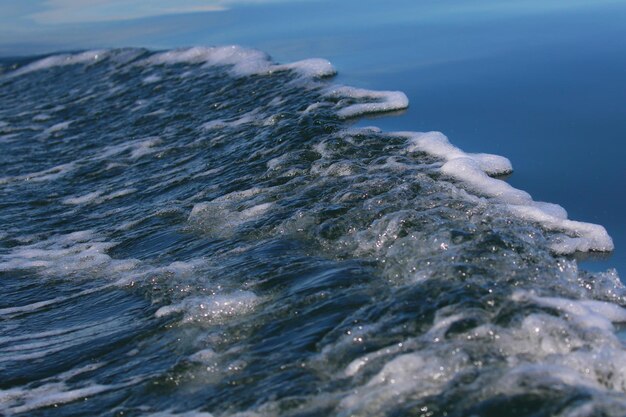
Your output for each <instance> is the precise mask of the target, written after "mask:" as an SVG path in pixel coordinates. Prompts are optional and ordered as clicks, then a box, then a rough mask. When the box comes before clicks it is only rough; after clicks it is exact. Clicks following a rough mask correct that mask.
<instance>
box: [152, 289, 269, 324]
mask: <svg viewBox="0 0 626 417" xmlns="http://www.w3.org/2000/svg"><path fill="white" fill-rule="evenodd" d="M257 304H258V297H257V296H256V295H255V294H254V293H252V292H250V291H241V292H237V293H233V294H220V295H215V296H198V297H188V298H185V299H184V300H183V301H181V302H179V303H177V304H172V305H169V306H165V307H161V308H159V309H158V310H157V311H156V313H155V316H156V317H164V316H168V315H171V314H175V313H183V323H189V322H204V323H217V322H221V321H224V320H226V319H229V318H232V317H236V316H239V315H243V314H246V313H249V312H251V311H252V310H253V309H254V307H255V306H256V305H257Z"/></svg>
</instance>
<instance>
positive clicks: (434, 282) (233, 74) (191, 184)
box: [0, 47, 626, 416]
mask: <svg viewBox="0 0 626 417" xmlns="http://www.w3.org/2000/svg"><path fill="white" fill-rule="evenodd" d="M333 74H334V69H333V68H332V67H331V66H330V64H329V63H328V62H327V61H324V60H319V59H315V60H306V61H301V62H296V63H293V64H287V65H278V64H275V63H272V62H271V61H269V60H268V58H267V57H266V56H265V55H264V54H263V53H261V52H258V51H254V50H249V49H243V48H238V47H219V48H194V49H187V50H174V51H167V52H163V53H155V52H149V51H146V50H142V49H116V50H102V51H88V52H85V53H79V54H74V55H54V56H50V57H47V58H44V59H42V60H36V59H35V58H24V59H20V60H4V61H2V74H1V75H0V103H2V104H1V107H0V150H1V151H2V152H1V153H0V208H1V210H0V219H1V223H0V224H1V225H2V226H1V229H0V279H1V282H2V294H1V295H0V318H1V321H0V329H1V331H0V413H2V414H6V415H28V416H45V415H55V416H56V415H64V416H65V415H67V416H70V415H103V416H104V415H106V416H109V415H111V416H182V415H184V416H193V415H198V416H209V415H213V416H229V415H237V416H257V415H258V416H274V415H288V416H311V415H321V416H326V415H342V416H348V415H362V416H380V415H388V416H401V415H423V416H474V415H476V416H503V415H507V416H552V415H559V416H591V415H606V416H622V415H624V413H625V412H626V395H625V392H626V375H625V373H624V367H625V366H626V349H625V348H624V342H623V339H624V336H623V333H624V325H623V323H626V310H624V309H623V308H622V307H621V306H622V305H625V304H626V291H625V290H624V287H623V284H622V283H621V282H620V280H619V277H618V276H617V273H616V272H615V271H614V270H609V271H607V272H602V273H597V272H596V273H591V272H586V271H584V270H582V269H580V268H579V267H578V264H577V262H576V260H575V258H574V257H573V256H574V255H575V254H576V253H579V252H581V251H583V252H585V251H600V252H604V251H609V250H610V249H611V248H612V241H611V239H610V237H609V236H608V234H607V233H606V231H605V230H604V228H603V227H602V226H598V225H593V224H588V223H581V222H577V221H574V220H568V219H567V218H566V214H565V212H564V210H563V209H562V208H560V207H559V206H556V205H553V204H549V203H541V202H535V201H533V200H532V199H531V198H530V196H529V195H528V194H526V193H525V192H523V191H521V190H517V189H514V188H513V187H510V186H509V185H507V183H506V182H504V181H502V180H500V179H498V178H499V177H500V176H502V175H506V174H507V173H509V172H510V171H511V165H510V163H509V161H508V160H506V159H505V158H502V157H498V156H495V155H488V154H470V153H466V152H463V151H462V150H461V149H459V148H457V147H455V146H454V144H450V143H449V142H448V140H447V139H446V137H445V136H444V135H443V134H441V133H438V132H426V133H416V132H399V133H387V132H382V131H380V130H378V129H376V128H355V127H351V126H353V125H351V120H353V118H354V117H358V116H360V115H363V114H371V113H378V112H382V111H393V110H398V109H402V108H405V107H406V106H407V100H406V96H404V95H403V94H402V93H399V92H389V91H388V92H375V91H368V90H361V89H357V88H351V87H342V86H335V85H333V83H332V81H329V77H330V76H331V75H333Z"/></svg>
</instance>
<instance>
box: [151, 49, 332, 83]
mask: <svg viewBox="0 0 626 417" xmlns="http://www.w3.org/2000/svg"><path fill="white" fill-rule="evenodd" d="M143 63H144V64H151V65H164V64H167V65H173V64H182V63H185V64H204V65H205V66H228V67H230V68H231V69H230V71H231V73H232V74H233V75H236V76H248V75H263V74H270V73H272V72H278V71H287V70H289V71H294V72H296V73H298V74H300V75H302V76H305V77H309V78H313V77H328V76H331V75H334V74H335V72H336V71H335V69H334V68H333V66H332V65H331V64H330V62H328V61H327V60H324V59H306V60H302V61H297V62H293V63H290V64H283V65H277V64H273V63H272V62H271V60H270V58H269V56H268V55H267V54H265V53H264V52H261V51H258V50H255V49H249V48H242V47H241V46H236V45H230V46H215V47H200V46H197V47H193V48H186V49H177V50H173V51H167V52H162V53H159V54H155V55H153V56H151V57H149V58H147V59H146V60H145V61H144V62H143Z"/></svg>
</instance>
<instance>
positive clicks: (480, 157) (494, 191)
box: [6, 45, 614, 255]
mask: <svg viewBox="0 0 626 417" xmlns="http://www.w3.org/2000/svg"><path fill="white" fill-rule="evenodd" d="M119 51H121V52H117V53H116V52H115V50H91V51H85V52H80V53H77V54H58V55H51V56H48V57H45V58H43V59H40V60H37V61H34V62H31V63H29V64H27V65H25V66H24V67H21V68H18V69H17V70H15V71H13V72H10V73H8V74H6V76H7V77H16V76H20V75H23V74H27V73H31V72H35V71H40V70H44V69H47V68H51V67H58V66H66V65H76V64H83V65H92V64H95V63H97V62H100V61H102V60H105V59H111V60H114V61H115V62H118V63H130V64H131V65H140V66H150V65H175V64H182V63H185V64H200V65H202V66H207V67H210V66H226V67H229V68H230V73H231V74H232V75H233V76H240V77H243V76H250V75H266V74H271V73H273V72H279V71H293V72H295V73H296V74H298V75H300V76H301V77H302V78H304V79H310V80H312V79H316V78H325V77H331V76H333V75H335V74H336V72H337V71H336V70H335V68H334V67H333V66H332V64H331V63H330V62H329V61H327V60H325V59H319V58H313V59H305V60H301V61H296V62H292V63H289V64H276V63H273V62H272V60H271V58H270V57H269V56H268V55H267V54H266V53H264V52H262V51H259V50H256V49H250V48H245V47H241V46H237V45H229V46H213V47H202V46H196V47H191V48H181V49H173V50H170V51H164V52H158V53H155V54H153V55H151V56H149V57H147V58H143V59H137V58H138V57H139V56H140V55H141V54H142V53H143V52H146V51H145V50H140V49H134V50H133V49H125V50H119ZM323 96H324V97H326V98H330V99H352V100H355V101H356V103H350V104H342V103H341V102H339V103H338V104H337V105H336V106H335V108H334V109H333V110H334V111H335V113H336V114H337V116H338V117H339V118H341V119H348V118H354V117H359V116H363V115H366V114H372V113H381V112H389V111H396V110H403V109H406V108H407V107H408V105H409V100H408V98H407V96H406V95H405V94H404V93H402V92H400V91H376V90H367V89H360V88H354V87H346V86H336V85H335V86H330V87H328V88H326V89H325V91H323ZM317 105H318V103H316V104H313V105H312V106H313V107H316V106H317ZM388 135H390V136H401V137H405V138H407V140H408V142H409V145H408V147H407V152H408V153H412V152H423V153H426V154H429V155H431V156H434V157H436V158H439V159H442V160H443V165H442V166H441V167H440V168H439V170H440V172H441V173H442V174H444V175H445V176H446V177H450V178H453V179H455V180H457V181H459V182H460V183H462V184H463V185H464V186H465V187H466V188H467V189H469V190H471V191H473V192H476V193H478V194H480V195H483V196H485V197H487V198H489V199H491V201H492V202H493V203H495V204H498V205H501V206H503V207H504V208H505V209H506V210H507V211H508V212H509V213H511V214H512V215H513V216H515V217H517V218H520V219H522V220H524V221H529V222H533V223H536V224H539V225H540V226H541V227H542V228H544V229H546V230H549V231H556V232H561V233H563V234H564V236H562V237H561V238H560V239H557V240H556V241H553V242H552V243H551V249H552V251H553V252H554V253H556V254H560V255H566V254H572V253H575V252H610V251H612V250H613V249H614V245H613V240H612V239H611V237H610V236H609V234H608V232H607V231H606V229H605V228H604V227H603V226H601V225H598V224H593V223H585V222H580V221H573V220H569V219H568V218H567V212H566V211H565V209H563V208H562V207H561V206H559V205H557V204H552V203H545V202H538V201H534V200H533V199H532V197H531V196H530V194H528V193H527V192H525V191H522V190H519V189H516V188H514V187H512V186H511V185H510V184H508V183H507V182H505V181H503V180H501V179H498V178H494V177H493V176H494V175H502V174H508V173H511V172H512V171H513V168H512V165H511V163H510V161H509V160H508V159H507V158H505V157H502V156H497V155H490V154H470V153H466V152H464V151H462V150H461V149H459V148H457V147H456V146H454V145H452V144H451V143H450V142H449V140H448V138H447V137H446V136H445V135H443V134H442V133H441V132H391V133H388Z"/></svg>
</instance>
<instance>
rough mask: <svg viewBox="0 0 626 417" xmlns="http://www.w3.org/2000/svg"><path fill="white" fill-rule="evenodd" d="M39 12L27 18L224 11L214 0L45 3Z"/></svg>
mask: <svg viewBox="0 0 626 417" xmlns="http://www.w3.org/2000/svg"><path fill="white" fill-rule="evenodd" d="M42 9H43V10H42V11H38V12H36V13H33V14H31V15H30V18H31V19H33V20H34V21H36V22H37V23H41V24H63V23H85V22H107V21H113V20H132V19H139V18H143V17H151V16H161V15H171V14H182V13H196V12H217V11H222V10H226V9H227V7H226V6H224V4H223V2H221V1H216V0H213V1H211V0H179V1H176V2H173V1H167V0H45V1H44V2H43V4H42Z"/></svg>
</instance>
